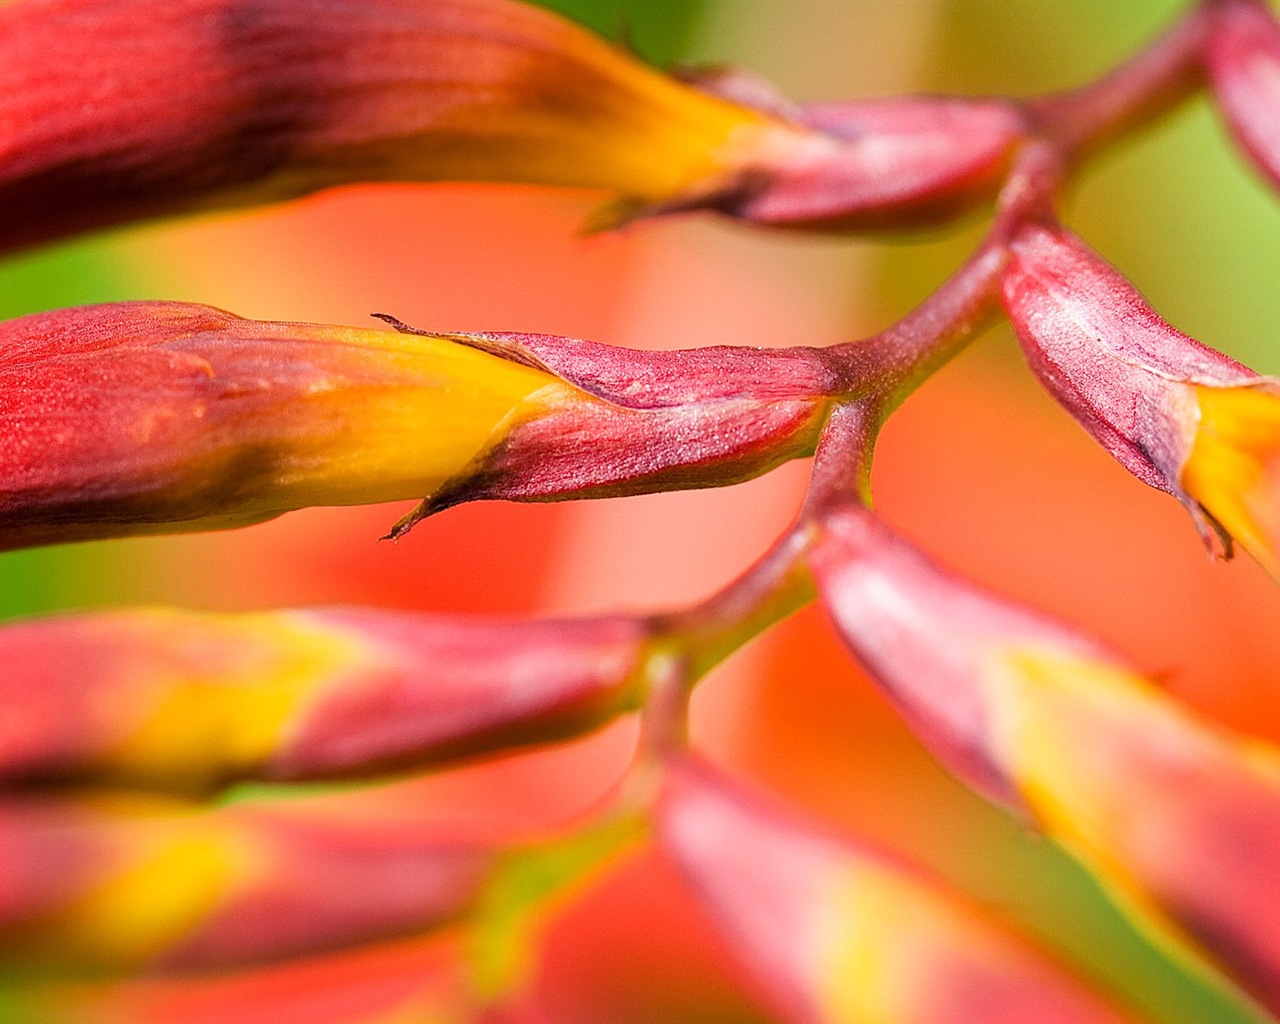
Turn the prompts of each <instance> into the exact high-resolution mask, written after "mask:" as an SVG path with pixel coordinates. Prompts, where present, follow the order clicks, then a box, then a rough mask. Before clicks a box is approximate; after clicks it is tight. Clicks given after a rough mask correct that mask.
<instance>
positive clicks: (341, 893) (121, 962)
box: [0, 794, 492, 971]
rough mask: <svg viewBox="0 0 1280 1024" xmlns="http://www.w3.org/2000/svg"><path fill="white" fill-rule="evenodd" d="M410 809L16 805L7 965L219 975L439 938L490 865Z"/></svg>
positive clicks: (129, 801) (4, 913)
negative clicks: (18, 883)
mask: <svg viewBox="0 0 1280 1024" xmlns="http://www.w3.org/2000/svg"><path fill="white" fill-rule="evenodd" d="M413 808H414V805H413V804H412V803H411V802H409V801H401V802H400V803H399V804H398V805H397V806H395V807H394V808H393V813H388V808H387V807H385V806H381V805H380V803H379V801H378V799H377V798H376V797H375V799H373V800H371V801H369V802H368V804H367V805H357V804H355V803H353V802H352V801H350V800H342V799H341V797H318V798H317V797H312V798H303V799H301V800H291V801H283V800H266V801H241V802H238V803H233V804H228V805H226V806H222V807H213V808H209V807H200V806H198V805H192V804H188V803H184V802H179V801H171V800H161V799H158V798H153V797H147V798H144V797H140V796H137V795H130V794H106V795H99V796H96V797H92V798H89V797H84V798H77V799H62V800H56V801H55V800H51V799H44V800H36V799H31V800H22V799H20V798H16V797H10V798H8V799H7V800H6V801H4V802H3V804H2V805H0V821H2V823H3V831H2V832H0V857H2V858H3V861H4V864H5V866H6V875H7V876H8V877H17V878H19V879H24V880H25V881H26V884H25V885H24V886H23V888H22V889H21V890H18V889H17V888H16V887H15V890H14V891H16V892H17V893H18V896H19V899H17V900H16V901H14V900H11V899H10V898H9V897H10V896H11V892H10V891H9V890H8V889H6V890H5V891H3V892H2V893H0V925H2V926H3V940H2V941H0V962H4V963H7V964H8V965H10V966H14V967H27V968H31V967H39V968H41V969H44V970H86V969H89V970H113V971H122V970H129V969H134V968H139V967H153V968H175V969H176V968H182V969H193V968H210V967H224V966H231V965H238V964H245V963H253V962H257V961H262V960H269V959H274V958H277V957H282V956H292V955H297V954H300V953H308V952H318V951H321V950H325V949H333V948H338V947H342V946H347V945H352V944H358V943H364V942H369V941H374V940H377V939H383V938H390V937H394V936H398V935H401V934H404V933H406V932H409V931H424V930H426V929H429V928H433V927H438V926H439V925H441V924H442V923H444V922H446V921H449V920H452V919H453V918H455V917H456V916H457V915H458V914H459V913H460V912H461V911H462V910H463V909H465V908H466V907H467V906H468V905H469V903H470V901H471V900H472V899H473V898H474V897H475V895H476V893H477V892H478V891H479V887H480V884H481V883H482V881H483V879H484V877H485V873H486V871H487V870H488V868H489V865H490V864H491V861H492V855H491V853H490V852H489V850H488V849H486V848H483V847H481V846H478V845H477V844H475V843H474V842H470V841H461V840H459V839H457V838H454V837H451V836H450V835H448V834H445V833H444V832H443V830H442V829H440V828H439V827H438V826H436V825H434V824H432V823H431V822H429V821H426V820H424V816H423V814H422V812H421V811H420V810H419V811H415V810H414V809H413ZM10 872H13V874H12V875H10V874H9V873H10Z"/></svg>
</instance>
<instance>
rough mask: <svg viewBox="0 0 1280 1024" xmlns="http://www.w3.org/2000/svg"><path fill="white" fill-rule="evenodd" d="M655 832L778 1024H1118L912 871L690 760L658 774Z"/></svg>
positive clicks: (1064, 976)
mask: <svg viewBox="0 0 1280 1024" xmlns="http://www.w3.org/2000/svg"><path fill="white" fill-rule="evenodd" d="M658 831H659V835H660V838H661V842H662V844H663V846H664V848H665V849H666V851H667V852H668V854H669V855H670V856H671V857H672V858H673V859H674V861H675V862H676V864H677V866H678V867H679V868H680V870H681V872H682V873H683V874H684V876H685V877H686V879H688V881H689V883H690V885H691V887H692V889H693V891H694V892H695V893H696V894H697V896H698V897H699V898H700V899H701V900H702V902H703V903H704V905H705V906H706V908H707V910H708V911H709V912H710V914H711V916H712V917H713V919H714V920H715V921H716V923H717V924H718V925H719V926H720V928H721V929H722V931H723V933H724V935H725V937H726V938H727V939H728V940H729V943H730V945H731V947H732V949H733V952H734V953H735V954H736V955H737V957H738V959H739V960H740V961H741V962H742V964H743V966H744V968H745V969H746V971H747V972H748V976H749V978H750V980H752V981H753V982H754V984H755V987H756V988H757V989H758V990H759V991H760V992H761V994H762V995H763V996H764V998H765V999H766V1000H767V1001H768V1004H769V1006H770V1007H771V1008H772V1009H773V1010H774V1012H776V1013H777V1014H778V1016H779V1018H780V1019H781V1020H786V1021H791V1022H795V1024H846V1022H849V1021H876V1022H878V1024H949V1022H954V1024H968V1022H973V1021H993V1020H1008V1021H1014V1020H1018V1021H1055V1022H1060V1024H1067V1022H1073V1024H1084V1022H1086V1021H1089V1022H1103V1021H1106V1022H1119V1021H1121V1020H1123V1019H1124V1018H1123V1016H1122V1015H1121V1014H1120V1013H1119V1012H1117V1011H1116V1010H1115V1009H1114V1008H1113V1007H1111V1006H1109V1005H1108V1004H1107V1003H1106V1002H1105V1001H1104V1000H1103V999H1101V998H1100V997H1098V996H1096V995H1094V994H1093V993H1092V992H1090V991H1089V990H1088V989H1087V988H1086V987H1085V986H1084V985H1083V984H1082V983H1081V982H1080V981H1078V980H1076V979H1075V978H1073V977H1071V975H1070V974H1069V973H1067V972H1066V971H1064V970H1062V969H1061V968H1060V967H1058V966H1057V965H1056V964H1054V963H1053V962H1052V961H1051V960H1050V959H1049V958H1048V957H1046V956H1045V955H1043V954H1042V953H1040V952H1039V951H1038V950H1036V949H1035V948H1034V947H1032V946H1031V945H1030V944H1028V943H1027V942H1026V941H1025V940H1023V939H1022V938H1021V937H1019V936H1018V935H1016V934H1015V933H1013V932H1012V931H1011V930H1010V929H1008V928H1006V927H1004V926H1003V925H1001V924H1000V923H998V922H997V921H995V920H992V919H991V918H990V917H989V916H988V915H986V914H985V913H983V912H981V911H979V910H978V909H977V908H975V907H973V906H971V905H970V904H969V903H968V902H967V901H965V900H963V899H961V898H960V897H958V896H956V895H954V894H953V893H951V892H949V891H947V890H946V889H944V888H943V887H942V886H941V885H939V884H937V883H934V882H931V881H929V880H927V879H925V878H923V877H921V875H920V873H919V872H918V871H916V870H914V869H913V868H911V867H908V866H906V865H903V864H901V863H898V862H897V861H896V860H895V859H893V858H891V857H889V856H886V855H885V854H883V853H880V852H878V851H875V850H871V849H868V848H866V847H864V846H862V845H860V844H857V843H854V842H852V841H850V840H848V839H845V838H843V837H837V836H833V835H831V834H828V833H826V832H823V831H821V830H819V829H818V828H815V827H814V826H812V825H810V824H807V823H805V822H802V821H799V820H797V819H796V818H795V817H794V816H792V815H789V814H787V813H786V812H785V811H783V810H782V809H780V808H778V807H775V806H772V805H771V804H769V803H767V802H766V801H764V800H763V799H761V798H759V797H757V796H755V795H754V794H750V793H747V792H744V791H742V790H740V789H738V788H737V787H735V786H732V785H730V784H729V783H728V782H727V781H726V780H724V779H721V778H718V777H717V776H716V775H715V774H714V773H713V772H712V771H711V770H709V769H708V768H706V767H704V766H702V765H700V764H698V763H697V762H693V761H686V762H684V763H681V764H678V765H676V766H674V767H673V768H672V769H671V770H670V772H669V774H668V778H667V780H666V784H665V787H664V791H663V794H662V797H661V800H660V803H659V806H658Z"/></svg>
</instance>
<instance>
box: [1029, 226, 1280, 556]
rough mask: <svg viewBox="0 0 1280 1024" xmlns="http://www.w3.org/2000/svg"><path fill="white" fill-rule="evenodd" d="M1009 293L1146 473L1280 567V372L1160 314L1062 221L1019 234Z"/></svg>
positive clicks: (1065, 399)
mask: <svg viewBox="0 0 1280 1024" xmlns="http://www.w3.org/2000/svg"><path fill="white" fill-rule="evenodd" d="M1009 248H1010V260H1009V264H1008V266H1007V268H1006V270H1005V274H1004V278H1003V293H1004V304H1005V308H1006V309H1007V310H1008V313H1009V317H1010V319H1011V320H1012V321H1013V325H1014V327H1015V329H1016V330H1017V332H1018V337H1019V339H1020V341H1021V342H1022V346H1023V349H1024V351H1025V353H1026V356H1027V359H1028V362H1029V363H1030V365H1031V368H1032V369H1033V370H1034V371H1035V373H1036V375H1037V376H1038V377H1039V378H1040V381H1041V383H1043V384H1044V385H1045V387H1046V388H1047V389H1048V390H1049V391H1050V393H1051V394H1052V395H1053V396H1054V397H1055V398H1056V399H1057V400H1058V401H1059V402H1060V403H1061V404H1062V405H1063V406H1064V407H1065V408H1066V409H1067V411H1068V412H1070V413H1071V414H1072V415H1073V416H1074V417H1075V418H1076V420H1077V421H1078V422H1079V423H1080V424H1081V426H1083V427H1084V428H1085V429H1086V430H1087V431H1089V433H1090V434H1092V435H1093V437H1094V438H1095V439H1096V440H1097V441H1098V442H1099V443H1100V444H1101V445H1102V446H1103V447H1104V448H1105V449H1106V450H1107V451H1108V452H1110V453H1111V455H1112V456H1114V457H1115V458H1116V460H1117V461H1119V462H1120V464H1121V465H1123V466H1124V467H1125V468H1126V469H1128V470H1129V471H1130V472H1131V473H1133V474H1134V475H1135V476H1137V477H1138V478H1139V479H1140V480H1142V481H1143V482H1144V483H1147V484H1150V485H1151V486H1152V487H1156V488H1158V489H1160V490H1162V491H1166V492H1168V493H1169V494H1172V495H1174V496H1175V497H1177V498H1178V499H1179V500H1180V501H1182V503H1183V504H1184V505H1186V506H1187V508H1188V509H1189V510H1190V511H1191V513H1192V515H1193V516H1194V517H1195V518H1196V520H1197V523H1198V525H1200V527H1201V531H1202V532H1203V533H1205V534H1206V536H1208V535H1209V533H1210V531H1212V530H1219V531H1224V532H1225V534H1226V535H1227V536H1228V537H1232V538H1234V539H1236V540H1238V541H1239V542H1240V544H1241V545H1242V546H1243V547H1244V548H1245V549H1246V550H1247V551H1248V552H1249V553H1250V554H1251V555H1253V556H1254V557H1255V558H1256V559H1257V560H1258V561H1259V562H1260V563H1261V564H1262V565H1263V567H1264V568H1266V569H1267V571H1268V572H1270V573H1271V575H1272V576H1275V577H1277V578H1280V381H1277V380H1275V379H1273V378H1269V377H1262V376H1259V375H1258V374H1256V373H1254V372H1253V371H1252V370H1250V369H1249V368H1248V367H1247V366H1243V365H1241V364H1240V363H1238V362H1236V361H1235V360H1234V359H1230V358H1229V357H1227V356H1225V355H1223V354H1221V353H1220V352H1216V351H1214V350H1213V349H1211V348H1208V347H1207V346H1205V345H1202V344H1201V343H1200V342H1198V341H1196V340H1195V339H1194V338H1189V337H1187V335H1185V334H1182V333H1181V332H1180V331H1178V330H1176V329H1175V328H1174V327H1172V326H1170V325H1169V324H1168V323H1166V322H1165V321H1164V320H1162V319H1161V318H1160V316H1159V314H1157V313H1156V312H1155V310H1153V309H1152V308H1151V307H1150V306H1149V305H1148V304H1147V303H1146V301H1145V300H1144V299H1143V298H1142V296H1141V295H1140V294H1139V293H1138V291H1137V290H1136V289H1135V288H1134V287H1133V285H1131V284H1130V283H1129V282H1128V281H1126V280H1125V279H1124V278H1123V277H1122V276H1121V275H1120V274H1119V273H1117V272H1116V271H1115V269H1114V268H1112V267H1110V266H1109V265H1108V264H1107V263H1105V262H1104V261H1103V260H1102V259H1101V258H1100V257H1099V256H1098V255H1097V254H1096V253H1094V252H1092V251H1091V250H1090V249H1089V248H1088V247H1087V246H1085V245H1084V243H1082V242H1081V241H1080V240H1079V239H1078V238H1076V237H1075V236H1073V235H1071V234H1070V233H1069V232H1067V231H1065V230H1064V229H1062V228H1059V227H1056V226H1044V225H1039V224H1032V225H1028V226H1026V227H1024V228H1023V229H1022V230H1020V231H1019V232H1018V233H1017V234H1016V235H1015V236H1014V238H1013V239H1012V241H1011V242H1010V247H1009Z"/></svg>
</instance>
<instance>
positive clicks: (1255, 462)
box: [1182, 387, 1280, 580]
mask: <svg viewBox="0 0 1280 1024" xmlns="http://www.w3.org/2000/svg"><path fill="white" fill-rule="evenodd" d="M1196 404H1197V405H1198V406H1199V413H1200V423H1199V428H1198V429H1197V430H1196V436H1195V441H1194V442H1193V444H1192V446H1191V453H1190V454H1189V455H1188V456H1187V461H1186V464H1185V465H1184V466H1183V468H1182V485H1183V486H1184V487H1185V488H1186V489H1187V492H1188V493H1189V494H1192V495H1194V496H1195V498H1196V500H1197V501H1199V502H1200V504H1201V505H1202V506H1204V508H1205V509H1206V510H1207V511H1208V513H1209V514H1210V515H1211V516H1213V518H1214V519H1216V520H1217V521H1218V522H1219V523H1221V524H1222V526H1223V527H1224V528H1225V529H1226V531H1227V532H1228V533H1229V534H1231V536H1232V537H1234V538H1235V539H1236V540H1238V541H1239V542H1240V544H1241V546H1242V547H1244V549H1245V550H1246V551H1248V552H1250V553H1251V554H1252V555H1253V556H1254V557H1255V558H1257V559H1258V561H1259V562H1261V563H1262V565H1263V566H1264V567H1265V568H1266V570H1267V571H1268V572H1269V573H1270V574H1271V575H1272V576H1273V577H1275V578H1276V579H1278V580H1280V391H1277V390H1274V389H1271V388H1267V389H1263V388H1247V387H1246V388H1206V387H1199V388H1196Z"/></svg>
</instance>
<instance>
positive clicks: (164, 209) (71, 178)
mask: <svg viewBox="0 0 1280 1024" xmlns="http://www.w3.org/2000/svg"><path fill="white" fill-rule="evenodd" d="M317 4H319V6H317ZM141 13H142V12H141V11H140V9H139V8H138V7H136V6H135V5H131V4H123V5H113V4H103V3H98V2H96V0H19V2H16V3H11V4H5V5H3V7H2V8H0V124H3V125H4V126H5V136H4V139H3V141H2V142H0V209H3V210H4V211H5V217H4V220H3V222H2V223H0V251H3V250H8V249H14V248H19V247H23V246H29V245H33V244H38V243H41V242H47V241H51V240H54V239H57V238H60V237H65V236H67V235H70V234H74V233H76V232H80V231H85V230H91V229H93V228H97V227H104V226H108V225H112V224H120V223H127V222H130V221H134V220H139V219H145V218H150V217H157V216H164V215H169V214H177V213H184V212H192V211H199V210H207V209H212V208H220V207H230V206H240V205H246V204H255V203H262V202H270V201H274V200H280V199H289V198H292V197H294V196H299V195H303V194H306V193H308V192H312V191H315V190H316V189H321V188H325V187H329V186H333V185H341V184H345V183H349V182H359V181H503V182H526V183H530V184H548V185H562V186H570V187H577V188H591V189H602V190H605V191H607V192H610V193H612V194H613V195H615V196H616V197H618V198H617V202H616V204H615V206H614V208H613V211H612V214H611V216H612V217H613V219H614V220H615V221H616V220H619V219H626V218H627V217H630V216H636V215H639V214H641V213H646V212H659V211H662V210H673V209H693V208H713V209H719V210H722V211H724V212H727V213H730V214H732V215H734V216H739V217H744V218H747V219H751V220H757V221H761V222H764V223H793V224H797V223H798V224H808V225H817V226H823V225H836V226H839V225H841V224H844V223H851V224H859V223H865V224H868V225H872V226H875V225H877V224H879V223H887V224H890V225H898V224H902V223H911V222H913V221H917V220H920V219H922V218H927V217H933V218H937V217H940V216H947V215H950V214H951V213H954V212H956V211H957V210H959V209H961V208H964V207H965V206H967V205H969V204H971V203H972V202H973V201H974V200H975V199H982V198H986V197H989V196H991V195H992V194H994V191H995V189H996V188H997V187H998V184H999V180H998V179H999V176H1000V172H1001V170H1002V169H1003V167H1004V166H1005V164H1006V163H1007V160H1008V157H1009V154H1010V152H1011V151H1012V148H1013V146H1014V144H1015V143H1016V142H1017V140H1018V139H1019V138H1020V137H1021V135H1022V133H1023V125H1022V122H1021V118H1020V115H1019V114H1018V113H1017V112H1016V109H1015V108H1014V106H1013V105H1011V104H1009V105H1006V104H1001V103H998V102H995V101H980V102H976V103H967V102H964V101H949V100H937V101H934V100H912V101H908V102H906V103H904V104H894V103H887V104H866V105H855V106H853V107H850V108H848V109H835V108H832V109H829V108H825V107H820V108H812V109H803V108H801V109H799V110H798V114H797V116H796V117H794V118H793V117H788V116H784V115H782V114H781V113H780V112H779V111H778V110H777V109H760V108H757V107H756V106H754V105H749V104H743V103H741V102H736V101H734V100H732V99H725V98H722V97H720V96H717V95H713V94H712V93H711V92H710V91H704V90H700V89H698V88H694V87H693V86H691V85H687V84H684V83H682V82H680V81H677V80H675V79H673V78H671V77H668V76H666V75H663V74H661V73H659V72H657V71H655V70H653V69H652V68H649V67H647V66H645V65H644V64H642V63H640V62H639V61H637V60H636V59H634V58H633V57H631V56H630V55H628V54H626V53H624V52H623V51H622V50H620V49H618V48H616V47H613V46H611V45H609V44H607V43H605V42H603V41H601V40H599V39H597V38H595V37H594V36H592V35H591V34H590V33H588V32H586V31H584V30H583V29H581V28H580V27H578V26H576V25H574V24H572V23H571V22H568V21H566V20H564V19H562V18H559V17H557V16H556V15H554V14H551V13H549V12H547V11H544V10H541V9H539V8H537V7H535V6H532V5H528V4H521V3H515V2H511V0H432V2H430V3H420V2H414V0H362V2H361V3H358V4H352V3H341V2H335V0H316V2H315V3H310V4H306V5H302V6H299V5H298V4H296V3H293V2H291V0H170V2H167V3H164V4H157V5H152V6H150V7H148V8H147V9H146V12H145V16H144V17H140V14H141ZM52 53H56V54H58V59H57V60H56V61H51V60H50V59H49V55H50V54H52ZM886 183H887V184H886Z"/></svg>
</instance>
